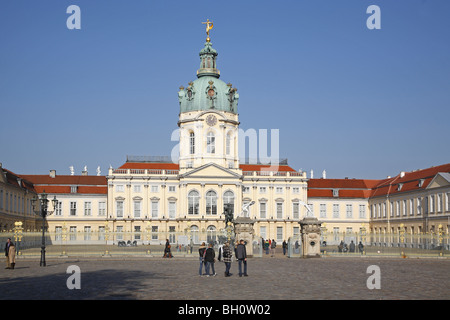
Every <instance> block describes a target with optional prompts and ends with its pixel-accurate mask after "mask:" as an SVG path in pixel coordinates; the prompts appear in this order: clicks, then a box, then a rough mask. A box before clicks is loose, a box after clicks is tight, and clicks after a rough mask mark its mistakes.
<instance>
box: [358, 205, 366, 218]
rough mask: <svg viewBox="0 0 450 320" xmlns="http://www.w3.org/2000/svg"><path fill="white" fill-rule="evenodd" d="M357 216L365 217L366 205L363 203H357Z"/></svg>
mask: <svg viewBox="0 0 450 320" xmlns="http://www.w3.org/2000/svg"><path fill="white" fill-rule="evenodd" d="M359 218H360V219H365V218H366V206H365V205H364V204H360V205H359Z"/></svg>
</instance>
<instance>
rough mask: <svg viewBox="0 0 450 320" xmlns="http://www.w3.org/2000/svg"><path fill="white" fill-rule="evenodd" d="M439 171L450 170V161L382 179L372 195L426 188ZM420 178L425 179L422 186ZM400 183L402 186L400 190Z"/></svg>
mask: <svg viewBox="0 0 450 320" xmlns="http://www.w3.org/2000/svg"><path fill="white" fill-rule="evenodd" d="M439 172H450V163H447V164H443V165H440V166H435V167H431V168H426V169H422V170H416V171H411V172H405V173H404V176H403V177H401V176H400V174H398V175H397V176H395V177H392V178H388V179H385V180H382V181H380V183H379V184H378V185H377V186H376V187H374V188H373V192H372V194H371V197H377V196H386V195H388V194H398V193H402V192H407V191H412V190H418V189H425V188H426V187H427V186H428V185H429V183H430V182H431V180H433V178H434V176H436V175H437V174H438V173H439ZM420 180H423V183H422V186H419V182H420ZM400 184H401V185H402V187H401V189H400V190H399V185H400Z"/></svg>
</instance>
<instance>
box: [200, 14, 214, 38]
mask: <svg viewBox="0 0 450 320" xmlns="http://www.w3.org/2000/svg"><path fill="white" fill-rule="evenodd" d="M202 24H206V35H207V37H206V41H207V42H210V41H211V38H210V37H209V31H210V30H211V29H212V28H213V27H214V24H213V22H212V21H209V19H206V22H202Z"/></svg>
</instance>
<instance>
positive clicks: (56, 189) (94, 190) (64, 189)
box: [35, 186, 108, 194]
mask: <svg viewBox="0 0 450 320" xmlns="http://www.w3.org/2000/svg"><path fill="white" fill-rule="evenodd" d="M35 189H36V192H37V193H43V192H44V191H45V193H71V187H70V186H35ZM76 194H108V188H107V187H106V186H104V187H92V186H78V187H77V192H76Z"/></svg>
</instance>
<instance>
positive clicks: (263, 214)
mask: <svg viewBox="0 0 450 320" xmlns="http://www.w3.org/2000/svg"><path fill="white" fill-rule="evenodd" d="M266 212H267V203H265V202H261V203H260V204H259V217H260V218H261V219H266V217H267V215H266Z"/></svg>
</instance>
